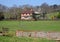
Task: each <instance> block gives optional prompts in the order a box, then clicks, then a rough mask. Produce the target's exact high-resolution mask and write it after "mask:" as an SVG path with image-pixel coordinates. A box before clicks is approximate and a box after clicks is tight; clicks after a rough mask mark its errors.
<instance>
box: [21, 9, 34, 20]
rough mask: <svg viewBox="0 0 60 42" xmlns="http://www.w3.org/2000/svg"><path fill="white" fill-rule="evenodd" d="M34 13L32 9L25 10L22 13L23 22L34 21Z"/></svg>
mask: <svg viewBox="0 0 60 42" xmlns="http://www.w3.org/2000/svg"><path fill="white" fill-rule="evenodd" d="M33 13H34V11H33V10H32V9H30V10H24V11H23V12H22V13H21V20H32V19H33V17H32V14H33Z"/></svg>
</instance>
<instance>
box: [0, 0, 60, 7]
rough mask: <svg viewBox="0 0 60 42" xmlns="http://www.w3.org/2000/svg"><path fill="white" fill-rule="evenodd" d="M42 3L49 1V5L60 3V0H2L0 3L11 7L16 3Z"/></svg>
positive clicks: (35, 4)
mask: <svg viewBox="0 0 60 42" xmlns="http://www.w3.org/2000/svg"><path fill="white" fill-rule="evenodd" d="M42 3H47V4H49V5H53V4H58V5H60V0H0V4H3V5H6V6H8V7H11V6H13V5H14V4H16V5H17V6H19V5H26V4H29V5H33V6H37V5H41V4H42Z"/></svg>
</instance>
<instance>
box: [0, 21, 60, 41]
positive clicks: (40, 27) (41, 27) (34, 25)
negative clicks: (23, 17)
mask: <svg viewBox="0 0 60 42" xmlns="http://www.w3.org/2000/svg"><path fill="white" fill-rule="evenodd" d="M3 27H4V28H9V33H10V35H15V31H16V30H32V31H33V30H36V31H60V21H0V31H2V28H3ZM0 42H55V41H54V40H47V39H42V38H27V37H15V36H12V37H10V36H0Z"/></svg>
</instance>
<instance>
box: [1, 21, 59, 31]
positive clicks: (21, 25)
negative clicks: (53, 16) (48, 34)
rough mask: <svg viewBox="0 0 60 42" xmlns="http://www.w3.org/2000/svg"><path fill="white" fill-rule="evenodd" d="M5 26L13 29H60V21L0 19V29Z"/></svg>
mask: <svg viewBox="0 0 60 42" xmlns="http://www.w3.org/2000/svg"><path fill="white" fill-rule="evenodd" d="M2 27H7V28H9V29H10V30H11V31H15V30H41V31H60V21H0V30H1V28H2Z"/></svg>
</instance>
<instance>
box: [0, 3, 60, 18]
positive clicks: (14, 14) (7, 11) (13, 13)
mask: <svg viewBox="0 0 60 42" xmlns="http://www.w3.org/2000/svg"><path fill="white" fill-rule="evenodd" d="M26 9H27V10H30V9H33V10H34V11H37V12H39V13H40V14H41V13H44V12H46V14H48V13H53V12H59V11H60V5H57V4H54V5H48V4H47V3H43V4H41V5H40V6H31V5H22V6H17V5H13V6H12V7H7V6H5V5H2V4H0V18H3V19H20V15H21V12H22V11H24V10H26ZM1 14H2V15H1ZM3 16H4V17H3Z"/></svg>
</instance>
